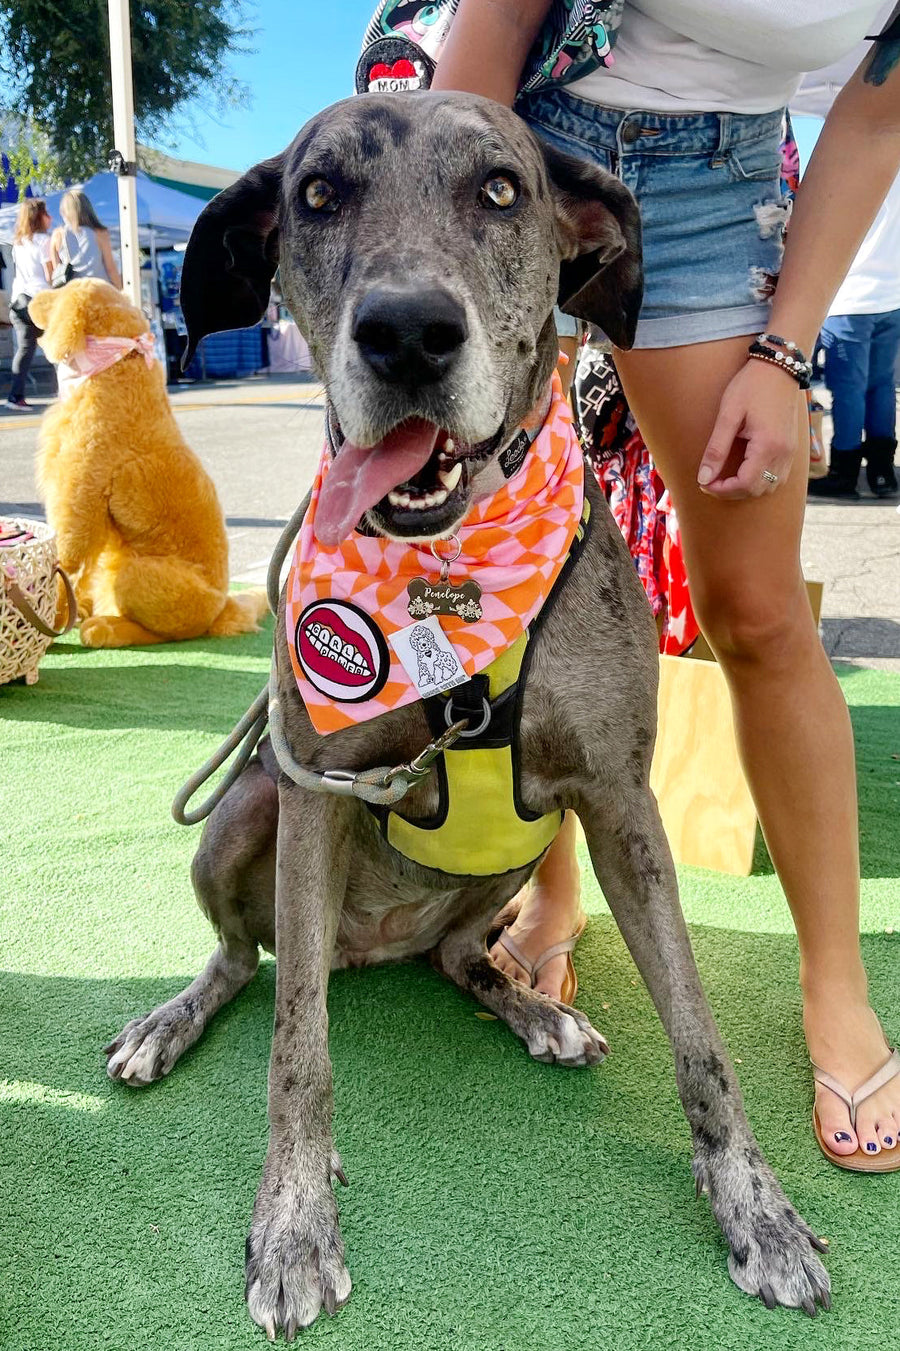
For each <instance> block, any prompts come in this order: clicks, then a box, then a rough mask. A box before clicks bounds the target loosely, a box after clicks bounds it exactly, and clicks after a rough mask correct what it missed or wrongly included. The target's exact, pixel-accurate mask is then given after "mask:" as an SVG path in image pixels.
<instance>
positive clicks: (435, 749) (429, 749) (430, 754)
mask: <svg viewBox="0 0 900 1351" xmlns="http://www.w3.org/2000/svg"><path fill="white" fill-rule="evenodd" d="M468 725H469V720H468V718H461V719H460V721H459V722H455V723H453V724H452V726H450V727H448V728H447V730H446V732H443V733H442V734H441V735H440V736H439V737H435V739H434V741H429V743H428V745H427V746H425V747H424V748H423V749H422V750H420V751H419V754H418V755H416V756H414V758H413V759H412V760H410V762H409V764H407V765H395V766H394V768H393V769H389V770H388V772H387V774H385V776H384V784H385V787H387V786H388V785H389V784H391V783H393V781H394V779H396V778H398V776H399V775H401V774H403V775H405V776H406V777H407V778H409V779H410V780H411V781H412V782H413V783H418V781H419V780H420V779H424V778H425V777H426V775H427V774H429V773H430V771H431V766H432V765H433V764H434V762H435V760H436V759H437V758H438V756H439V755H440V754H441V752H442V751H445V750H446V749H447V748H448V746H452V745H453V743H454V741H458V740H459V738H460V737H461V736H462V734H463V732H464V731H465V730H466V728H467V727H468Z"/></svg>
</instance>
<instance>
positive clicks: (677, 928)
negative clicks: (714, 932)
mask: <svg viewBox="0 0 900 1351" xmlns="http://www.w3.org/2000/svg"><path fill="white" fill-rule="evenodd" d="M579 815H580V816H581V820H582V824H583V825H584V830H585V834H586V836H587V841H588V846H589V848H590V851H591V858H592V860H593V864H594V868H595V870H596V873H597V879H598V881H599V882H600V885H601V887H602V888H603V894H604V896H605V897H606V900H607V902H608V904H609V907H610V909H611V910H612V912H613V915H614V916H615V919H616V922H617V924H618V925H619V928H620V929H621V931H622V934H623V936H624V938H625V941H626V942H627V944H628V946H629V948H630V949H631V954H632V956H633V957H634V959H635V962H636V963H637V966H638V969H639V970H640V973H641V975H642V976H643V978H644V980H645V981H646V983H647V988H648V989H649V991H650V994H651V996H652V998H653V1002H654V1003H655V1005H656V1007H657V1010H658V1011H659V1015H660V1018H661V1019H662V1022H663V1026H664V1027H665V1029H666V1032H667V1033H668V1035H669V1039H670V1041H671V1043H672V1050H673V1053H674V1056H675V1072H676V1077H677V1081H678V1091H679V1095H680V1097H681V1102H682V1105H683V1107H684V1110H685V1114H686V1116H687V1118H688V1121H689V1122H690V1126H691V1130H692V1132H693V1137H694V1165H693V1168H694V1176H695V1177H696V1180H697V1188H698V1192H699V1191H700V1190H704V1191H708V1193H709V1199H710V1203H711V1205H712V1209H713V1213H714V1214H715V1217H716V1219H717V1220H718V1222H719V1224H720V1225H721V1227H722V1230H723V1232H724V1234H725V1237H726V1238H727V1240H728V1242H729V1244H730V1247H731V1254H730V1257H729V1261H728V1269H729V1271H730V1272H731V1276H732V1279H733V1280H734V1282H735V1284H736V1285H738V1286H740V1288H741V1289H742V1290H745V1291H747V1292H748V1294H752V1295H759V1297H760V1298H761V1299H762V1300H763V1302H764V1303H765V1304H766V1305H768V1306H769V1307H770V1308H771V1307H774V1305H775V1304H776V1303H779V1304H786V1305H791V1306H795V1307H800V1308H803V1309H805V1310H806V1311H807V1313H810V1314H814V1313H815V1311H816V1300H817V1299H820V1300H821V1301H822V1303H823V1304H824V1305H826V1307H827V1305H828V1302H829V1293H828V1292H829V1280H828V1273H827V1272H826V1270H825V1268H824V1267H823V1266H822V1264H821V1262H820V1261H819V1259H818V1257H817V1256H816V1254H815V1252H814V1251H813V1248H814V1247H815V1248H818V1249H819V1251H824V1247H823V1245H822V1244H821V1243H820V1241H819V1240H818V1239H817V1238H816V1237H815V1235H814V1234H813V1232H812V1230H811V1229H810V1228H809V1226H808V1225H807V1224H806V1223H805V1222H804V1221H803V1220H802V1219H801V1218H800V1216H799V1215H798V1214H797V1213H796V1211H795V1210H794V1209H793V1207H792V1206H791V1205H790V1204H789V1202H788V1200H787V1197H786V1196H785V1194H784V1192H783V1191H782V1189H781V1186H780V1184H779V1182H778V1180H777V1178H776V1177H775V1174H774V1173H773V1172H772V1170H771V1168H770V1167H769V1165H768V1163H767V1162H766V1160H765V1159H764V1158H763V1155H762V1152H761V1150H760V1148H759V1145H758V1144H757V1142H756V1139H755V1137H754V1135H753V1132H752V1131H751V1129H750V1125H749V1123H748V1121H747V1118H746V1115H745V1112H744V1106H743V1101H742V1099H741V1092H740V1088H739V1087H738V1083H737V1078H736V1076H735V1073H734V1070H733V1069H732V1067H731V1063H730V1061H729V1057H728V1052H727V1051H726V1050H725V1047H724V1044H723V1042H722V1039H721V1037H720V1035H719V1031H718V1029H717V1027H716V1025H715V1021H714V1020H713V1016H712V1012H711V1010H710V1008H709V1004H708V1002H707V999H706V995H705V993H704V991H703V987H702V985H701V983H700V976H699V974H698V972H697V967H696V964H695V962H694V954H693V952H692V951H691V945H690V939H689V938H688V933H687V927H686V925H685V922H684V917H683V915H682V913H681V905H680V902H679V899H678V887H677V882H676V879H675V868H674V866H673V864H672V858H671V854H670V852H669V847H668V843H667V841H666V837H665V834H664V833H663V828H662V822H661V821H660V819H659V811H658V809H657V806H656V801H655V799H654V798H653V795H652V794H651V792H650V790H649V787H647V786H646V784H641V785H639V786H637V787H636V788H634V789H632V790H631V791H627V790H625V789H623V786H622V785H621V784H619V785H618V786H617V788H616V790H615V791H614V792H610V793H609V795H608V796H607V795H601V794H600V793H599V792H598V793H597V794H596V796H595V797H592V796H591V795H588V794H586V795H585V798H584V800H583V801H582V803H581V804H580V807H579Z"/></svg>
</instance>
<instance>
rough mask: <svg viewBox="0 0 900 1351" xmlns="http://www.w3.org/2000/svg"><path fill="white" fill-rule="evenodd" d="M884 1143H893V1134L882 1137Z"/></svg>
mask: <svg viewBox="0 0 900 1351" xmlns="http://www.w3.org/2000/svg"><path fill="white" fill-rule="evenodd" d="M884 1143H885V1144H886V1145H892V1144H893V1143H894V1137H893V1135H886V1136H885V1137H884Z"/></svg>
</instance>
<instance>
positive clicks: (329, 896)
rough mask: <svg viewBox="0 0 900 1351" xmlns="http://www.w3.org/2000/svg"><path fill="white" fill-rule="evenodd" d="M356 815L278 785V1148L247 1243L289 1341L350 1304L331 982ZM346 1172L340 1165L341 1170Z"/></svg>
mask: <svg viewBox="0 0 900 1351" xmlns="http://www.w3.org/2000/svg"><path fill="white" fill-rule="evenodd" d="M351 810H352V808H350V807H349V806H348V804H347V803H346V802H343V801H339V800H338V799H335V798H332V797H329V796H326V795H321V796H320V795H318V794H314V793H306V792H303V791H302V790H301V789H299V788H297V787H295V786H294V785H293V784H290V783H288V782H287V781H286V780H285V779H284V778H282V781H281V784H280V786H279V821H278V844H277V851H278V853H277V872H276V886H275V949H276V960H277V975H276V989H275V1032H274V1036H273V1040H272V1058H271V1061H270V1065H269V1148H268V1153H267V1155H266V1163H265V1168H264V1170H263V1176H262V1181H261V1182H260V1185H259V1191H258V1192H257V1196H256V1203H255V1205H254V1208H253V1223H252V1226H251V1229H250V1235H249V1237H248V1239H247V1304H248V1307H249V1310H250V1313H251V1316H252V1317H253V1318H254V1320H255V1321H256V1322H257V1323H259V1325H260V1326H261V1327H263V1328H265V1330H266V1332H267V1334H268V1336H269V1338H270V1339H272V1340H274V1338H275V1336H276V1334H277V1331H278V1329H279V1328H281V1329H282V1330H283V1331H284V1334H285V1337H286V1338H287V1339H290V1338H291V1337H293V1335H294V1333H295V1332H296V1331H297V1329H298V1328H301V1327H307V1326H308V1325H309V1324H310V1323H312V1322H313V1320H314V1319H315V1317H316V1316H317V1314H318V1313H319V1311H320V1309H321V1308H322V1306H323V1305H324V1306H325V1308H326V1309H327V1310H328V1312H329V1313H333V1312H334V1310H335V1308H337V1307H338V1306H339V1305H341V1304H343V1303H344V1302H345V1301H346V1300H347V1298H348V1296H349V1294H350V1277H349V1275H348V1273H347V1269H346V1267H345V1266H344V1245H343V1241H342V1239H341V1233H340V1228H339V1225H338V1213H337V1206H336V1205H335V1200H334V1194H333V1192H332V1186H331V1174H332V1157H333V1156H332V1145H331V1107H332V1082H331V1062H330V1060H329V1057H328V1012H327V1007H326V997H327V991H328V972H329V968H330V965H331V956H332V951H333V948H334V941H335V935H336V933H337V925H338V919H339V917H340V911H341V905H342V903H343V898H344V892H345V888H346V880H347V868H348V860H349V841H350V835H351V831H350V821H349V819H348V818H349V813H350V811H351ZM336 1167H337V1169H338V1170H339V1168H340V1165H339V1163H338V1164H337V1165H336Z"/></svg>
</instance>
